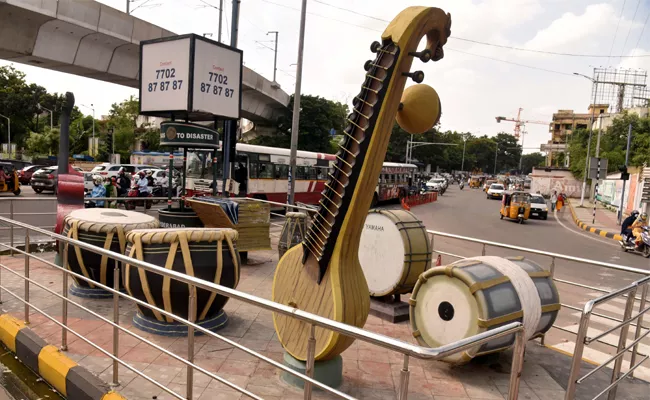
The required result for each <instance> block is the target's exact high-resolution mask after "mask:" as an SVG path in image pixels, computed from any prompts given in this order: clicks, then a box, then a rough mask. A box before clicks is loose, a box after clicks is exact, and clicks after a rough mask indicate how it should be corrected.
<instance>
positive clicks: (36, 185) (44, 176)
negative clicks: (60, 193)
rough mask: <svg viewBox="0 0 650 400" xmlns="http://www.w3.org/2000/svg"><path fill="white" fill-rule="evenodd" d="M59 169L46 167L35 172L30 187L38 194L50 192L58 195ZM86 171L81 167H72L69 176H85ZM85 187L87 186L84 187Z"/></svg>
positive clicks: (69, 168)
mask: <svg viewBox="0 0 650 400" xmlns="http://www.w3.org/2000/svg"><path fill="white" fill-rule="evenodd" d="M58 169H59V167H57V166H54V167H45V168H42V169H39V170H37V171H35V172H34V174H33V175H32V179H31V180H30V185H31V186H32V189H33V190H34V192H36V193H41V192H43V191H50V192H54V193H56V184H57V176H58V175H59V172H58ZM83 172H84V170H83V169H81V168H79V167H73V166H72V165H70V166H68V173H69V174H77V175H81V174H83ZM84 186H85V185H84Z"/></svg>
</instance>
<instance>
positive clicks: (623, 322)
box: [427, 230, 650, 400]
mask: <svg viewBox="0 0 650 400" xmlns="http://www.w3.org/2000/svg"><path fill="white" fill-rule="evenodd" d="M427 233H428V234H429V239H430V245H431V249H432V251H433V253H434V254H435V253H437V254H440V255H444V256H448V257H452V258H458V259H462V258H466V257H465V256H462V255H459V254H454V253H450V252H446V251H442V250H440V249H436V248H435V242H436V240H435V239H436V238H437V237H440V238H447V239H455V240H462V241H463V242H465V243H476V244H480V245H481V255H483V256H485V255H486V254H487V250H488V249H489V248H491V247H493V248H499V249H506V250H514V251H517V252H518V253H519V254H521V253H528V254H535V255H539V256H544V257H548V258H550V264H549V265H548V269H549V272H550V274H551V278H552V279H553V281H554V282H557V283H561V284H565V285H568V286H572V287H577V288H580V289H588V290H590V291H595V292H598V293H603V296H601V297H599V298H597V299H594V300H590V301H589V302H587V303H586V305H585V306H584V307H582V308H581V307H578V306H576V305H571V304H566V303H560V304H561V306H562V308H565V309H569V310H573V311H579V312H582V316H581V319H580V325H579V329H578V331H577V332H574V331H572V330H569V329H566V328H563V327H561V326H558V325H556V324H554V325H553V328H554V329H557V330H560V331H562V332H566V333H570V334H572V335H575V336H576V337H577V339H576V347H575V349H574V358H573V364H572V368H576V370H575V372H574V371H573V369H572V372H571V375H570V376H569V383H568V385H567V388H568V389H567V392H566V400H570V399H573V398H574V397H573V395H574V394H575V385H576V384H577V383H581V382H582V381H584V380H585V379H587V378H588V377H590V376H591V375H592V374H593V373H595V371H592V372H590V373H589V374H587V375H586V376H584V377H582V378H580V379H579V380H578V379H577V374H578V372H579V365H580V364H579V363H580V361H581V358H582V352H583V348H584V345H585V344H589V343H592V342H598V343H600V344H604V345H607V346H610V347H613V348H615V349H616V354H615V355H614V356H613V357H611V358H610V359H609V360H608V361H606V362H605V363H603V364H602V365H600V367H598V369H597V370H600V369H601V368H604V367H605V366H606V365H607V364H610V363H611V362H612V361H616V363H615V365H614V370H613V373H612V382H611V384H610V386H609V387H608V388H606V389H605V390H604V391H602V392H601V393H600V394H599V395H598V396H596V397H595V398H594V399H596V398H598V397H600V396H602V395H603V394H604V393H606V392H607V391H610V390H611V389H612V388H614V390H613V391H610V397H609V400H613V399H614V398H615V397H616V390H615V388H616V385H618V384H619V383H620V382H621V381H622V380H623V378H625V377H627V376H634V370H635V369H636V368H637V367H639V365H641V364H642V363H643V362H644V361H646V360H647V358H648V357H650V355H645V354H641V353H639V352H638V344H639V342H640V341H641V340H642V339H644V338H645V337H646V336H647V335H648V334H650V327H648V326H644V325H643V315H644V314H645V313H646V312H647V311H648V310H650V308H646V297H647V296H646V295H647V292H648V286H647V284H646V283H647V282H650V271H648V270H644V269H640V268H633V267H628V266H624V265H619V264H613V263H608V262H602V261H596V260H590V259H587V258H582V257H574V256H569V255H565V254H559V253H553V252H549V251H544V250H537V249H531V248H527V247H521V246H515V245H510V244H505V243H498V242H493V241H489V240H483V239H477V238H472V237H467V236H461V235H455V234H451V233H445V232H439V231H433V230H427ZM558 260H564V261H570V262H575V263H579V264H586V265H591V266H594V267H599V268H605V269H608V270H611V271H620V272H626V273H632V274H638V275H640V276H641V277H642V278H641V279H639V280H637V281H636V282H634V283H632V284H630V285H629V286H626V287H625V288H622V289H619V290H614V291H612V290H605V289H603V288H601V287H595V286H589V285H585V284H583V283H580V282H574V281H570V280H567V279H560V278H558V277H557V276H556V262H557V261H558ZM639 286H643V290H642V295H641V297H637V296H636V294H637V288H638V287H639ZM619 296H623V297H626V298H627V300H626V307H625V312H624V315H623V317H622V318H616V317H613V316H611V315H607V314H603V313H597V312H594V310H593V309H594V307H595V306H596V305H598V304H601V303H603V302H606V301H609V300H611V299H613V298H616V297H619ZM637 300H638V301H640V306H639V309H640V310H641V311H640V312H639V313H638V314H635V315H634V316H631V312H632V309H633V307H634V304H635V302H636V301H637ZM591 316H596V317H600V318H604V319H607V320H610V321H615V322H617V323H618V324H617V325H616V326H615V327H614V328H611V329H608V330H607V331H605V332H603V333H601V334H598V335H597V336H595V337H593V338H587V337H586V334H587V328H588V323H589V318H590V317H591ZM635 321H636V323H635ZM583 324H584V326H583ZM629 326H633V327H635V329H636V331H635V336H634V341H633V342H632V344H631V345H629V346H628V345H627V343H626V340H627V335H628V329H629ZM583 328H584V329H583ZM617 329H621V334H620V336H619V340H618V344H612V343H609V342H607V341H605V340H603V338H604V337H605V336H606V335H608V334H611V333H612V332H614V331H616V330H617ZM642 329H646V330H647V331H646V332H645V333H644V334H642V331H641V330H642ZM583 330H584V331H583ZM540 341H541V344H542V345H544V344H545V335H542V336H541V337H540ZM578 353H579V354H578ZM626 353H631V354H632V356H631V358H632V360H631V363H630V370H629V371H628V372H626V373H625V375H624V376H623V377H620V378H619V377H618V375H619V373H620V369H621V366H622V363H623V358H622V357H623V355H624V354H626ZM637 355H640V356H643V357H644V358H643V360H641V361H640V362H639V363H636V364H635V362H636V358H637ZM576 363H577V366H576ZM614 377H616V379H614ZM614 381H616V382H615V384H614ZM612 394H613V397H612Z"/></svg>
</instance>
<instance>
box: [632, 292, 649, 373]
mask: <svg viewBox="0 0 650 400" xmlns="http://www.w3.org/2000/svg"><path fill="white" fill-rule="evenodd" d="M647 297H648V284H647V283H646V284H644V285H643V290H642V291H641V303H639V312H642V311H643V309H645V303H646V298H647ZM644 316H645V314H641V315H640V316H639V319H637V320H636V332H635V334H634V340H637V339H638V338H639V336H641V327H642V326H643V317H644ZM638 347H639V344H638V343H637V344H635V345H634V347H633V348H632V358H631V359H630V368H632V367H633V366H634V364H636V354H637V350H638ZM630 377H631V378H633V377H634V371H632V372H631V373H630Z"/></svg>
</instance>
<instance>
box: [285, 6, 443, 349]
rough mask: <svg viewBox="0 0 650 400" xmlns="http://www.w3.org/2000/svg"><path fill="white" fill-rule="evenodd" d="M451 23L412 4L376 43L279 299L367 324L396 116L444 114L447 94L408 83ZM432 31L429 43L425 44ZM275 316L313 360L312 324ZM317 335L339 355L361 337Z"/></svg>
mask: <svg viewBox="0 0 650 400" xmlns="http://www.w3.org/2000/svg"><path fill="white" fill-rule="evenodd" d="M450 29H451V16H450V15H449V14H446V13H445V12H444V11H442V10H440V9H438V8H430V7H409V8H407V9H405V10H404V11H402V12H401V13H400V14H399V15H398V16H397V17H396V18H395V19H394V20H393V21H392V22H391V23H390V24H389V25H388V27H387V28H386V30H385V31H384V33H383V35H382V38H381V39H382V40H381V42H374V43H372V45H371V46H370V50H371V51H372V52H373V53H375V54H376V58H375V59H374V60H369V61H367V62H366V63H365V65H364V68H365V70H366V71H367V73H366V76H365V79H364V81H363V84H362V86H361V91H360V93H359V94H358V95H357V96H356V97H355V98H354V100H353V106H354V110H353V112H352V113H351V114H350V115H349V116H348V126H347V127H346V128H345V130H344V131H343V133H344V140H342V142H341V143H340V149H339V152H338V154H337V156H336V161H335V164H334V168H333V172H332V173H330V174H329V182H328V183H327V184H326V185H325V190H324V191H323V193H322V197H321V200H320V204H319V210H318V212H317V213H316V214H315V216H314V217H313V220H312V223H311V226H310V228H309V231H308V232H307V236H306V237H305V240H304V241H303V242H302V243H301V244H300V245H297V246H294V247H292V248H291V249H290V250H288V251H287V253H285V255H284V256H283V257H282V259H280V262H279V263H278V266H277V269H276V272H275V277H274V280H273V300H274V301H276V302H278V303H282V304H286V305H289V306H291V307H295V308H297V309H300V310H304V311H308V312H312V313H315V314H318V315H321V316H324V317H327V318H330V319H332V320H335V321H340V322H343V323H346V324H349V325H354V326H357V327H362V326H363V325H364V324H365V322H366V319H367V318H368V312H369V307H370V297H369V293H368V285H367V284H366V280H365V278H364V275H363V270H362V269H361V266H360V264H359V257H358V251H359V240H360V236H361V231H362V228H363V223H364V220H365V219H366V215H367V214H368V210H369V208H370V203H371V201H372V196H373V193H374V189H375V186H376V184H377V179H378V178H379V174H380V171H381V167H382V163H383V160H384V157H385V155H386V150H387V147H388V140H389V138H390V133H391V131H392V128H393V124H394V121H395V117H396V116H397V121H398V123H399V124H400V126H401V127H402V128H403V129H405V130H406V131H408V132H410V133H423V132H425V131H427V130H428V129H430V128H431V127H433V125H434V124H435V123H436V122H437V121H438V119H439V118H440V100H439V98H438V95H437V93H436V92H435V90H433V88H431V87H429V86H426V85H415V86H411V87H409V88H408V89H406V90H404V87H405V85H406V81H407V79H408V78H409V77H410V78H412V79H413V80H414V81H415V82H417V83H420V82H422V80H423V79H424V74H423V73H422V72H421V71H416V72H410V69H411V64H412V62H413V59H414V58H418V59H420V60H421V61H423V62H427V61H430V60H434V61H438V60H440V59H442V57H443V50H442V47H443V46H444V44H445V43H446V42H447V38H448V37H449V35H450V33H451V31H450ZM425 35H426V36H427V44H426V49H424V50H422V51H418V49H417V46H418V44H419V43H420V40H421V39H422V37H423V36H425ZM400 97H402V99H401V101H400ZM273 322H274V325H275V329H276V332H277V334H278V338H279V340H280V342H281V343H282V345H283V346H284V348H285V350H286V351H287V352H288V353H289V354H290V355H292V356H293V357H294V358H296V359H298V360H303V361H304V360H306V359H307V343H308V340H309V337H310V332H311V326H310V325H309V324H307V323H305V322H301V321H298V320H296V319H292V318H290V317H287V316H283V315H279V314H274V316H273ZM315 340H316V346H315V347H316V348H315V359H316V360H328V359H332V358H333V357H335V356H337V355H338V354H340V353H341V352H343V351H344V350H345V349H346V348H348V347H349V346H350V345H351V344H352V343H353V341H354V339H351V338H349V337H345V336H343V335H340V334H339V333H336V332H332V331H328V330H324V329H320V328H316V330H315Z"/></svg>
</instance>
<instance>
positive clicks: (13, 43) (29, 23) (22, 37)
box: [0, 0, 56, 60]
mask: <svg viewBox="0 0 650 400" xmlns="http://www.w3.org/2000/svg"><path fill="white" fill-rule="evenodd" d="M7 1H10V2H11V3H21V7H23V5H22V3H23V1H25V0H23V1H11V0H7ZM32 2H35V0H34V1H30V2H28V5H30V6H32V7H34V5H32V4H31V3H32ZM38 2H39V3H40V0H39V1H38ZM9 4H10V3H4V0H0V49H2V50H0V58H5V59H9V60H11V59H12V58H15V57H17V56H18V55H30V54H32V51H34V45H35V44H36V37H37V36H38V30H39V27H40V26H41V25H42V24H44V23H45V22H47V21H50V20H52V19H53V18H55V15H56V7H55V9H54V11H53V12H51V14H52V15H49V16H48V15H42V14H40V13H35V12H32V11H28V10H26V9H23V8H19V7H13V6H11V5H9ZM25 7H26V6H25Z"/></svg>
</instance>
